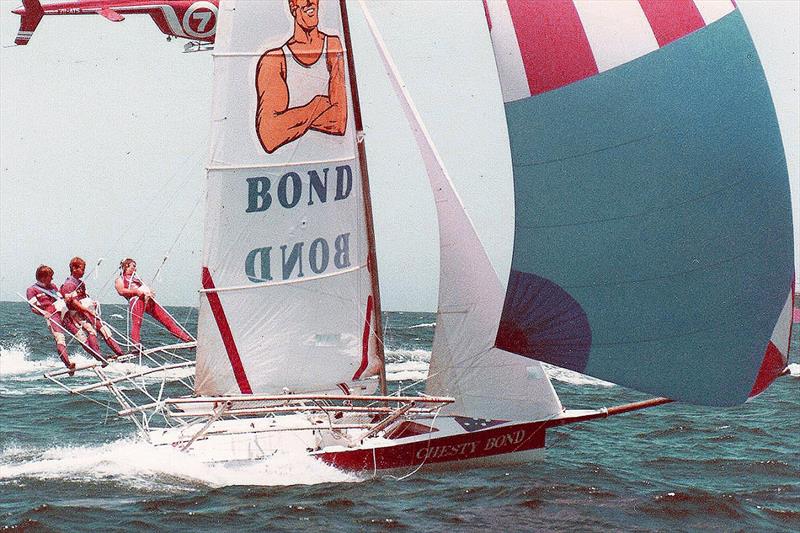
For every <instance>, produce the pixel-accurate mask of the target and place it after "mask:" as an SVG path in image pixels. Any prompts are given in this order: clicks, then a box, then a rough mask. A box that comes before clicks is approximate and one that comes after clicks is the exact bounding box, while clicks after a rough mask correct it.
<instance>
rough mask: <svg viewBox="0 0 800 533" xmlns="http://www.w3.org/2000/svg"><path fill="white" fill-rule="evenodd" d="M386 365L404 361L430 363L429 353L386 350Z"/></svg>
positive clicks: (425, 351) (423, 351) (424, 351)
mask: <svg viewBox="0 0 800 533" xmlns="http://www.w3.org/2000/svg"><path fill="white" fill-rule="evenodd" d="M385 357H386V362H387V363H403V362H406V361H425V362H426V363H430V361H431V351H430V350H403V349H398V350H388V349H387V350H386V353H385Z"/></svg>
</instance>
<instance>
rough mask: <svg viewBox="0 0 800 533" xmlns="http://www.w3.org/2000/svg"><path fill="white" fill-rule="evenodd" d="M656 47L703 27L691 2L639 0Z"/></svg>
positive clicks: (703, 24)
mask: <svg viewBox="0 0 800 533" xmlns="http://www.w3.org/2000/svg"><path fill="white" fill-rule="evenodd" d="M639 5H641V6H642V11H644V14H645V16H646V17H647V21H648V22H649V23H650V27H651V28H652V29H653V34H654V35H655V36H656V41H658V46H665V45H667V44H669V43H671V42H672V41H675V40H677V39H680V38H681V37H683V36H684V35H687V34H689V33H692V32H693V31H695V30H699V29H700V28H702V27H704V26H705V21H704V20H703V17H702V16H701V15H700V12H699V11H698V10H697V7H696V6H695V5H694V1H693V0H670V1H669V2H664V1H663V0H639Z"/></svg>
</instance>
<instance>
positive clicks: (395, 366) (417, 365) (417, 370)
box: [386, 360, 430, 381]
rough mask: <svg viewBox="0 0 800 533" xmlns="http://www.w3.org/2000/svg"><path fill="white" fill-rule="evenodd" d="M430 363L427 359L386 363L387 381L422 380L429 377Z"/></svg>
mask: <svg viewBox="0 0 800 533" xmlns="http://www.w3.org/2000/svg"><path fill="white" fill-rule="evenodd" d="M429 366H430V365H429V363H427V362H425V361H419V360H417V361H406V362H403V363H387V364H386V380H387V381H407V380H413V381H421V380H424V379H426V378H427V377H428V367H429Z"/></svg>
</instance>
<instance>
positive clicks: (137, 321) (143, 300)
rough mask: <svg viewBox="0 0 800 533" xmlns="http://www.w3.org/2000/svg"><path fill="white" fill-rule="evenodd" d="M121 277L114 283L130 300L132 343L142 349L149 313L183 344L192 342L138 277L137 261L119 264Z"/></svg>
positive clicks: (122, 294)
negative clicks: (144, 324) (143, 327)
mask: <svg viewBox="0 0 800 533" xmlns="http://www.w3.org/2000/svg"><path fill="white" fill-rule="evenodd" d="M119 269H120V276H119V277H118V278H117V281H116V282H115V283H114V286H115V287H116V289H117V292H118V293H119V294H120V296H122V297H123V298H126V299H127V300H128V310H129V312H130V315H131V342H133V344H134V345H135V346H136V347H137V348H139V349H141V336H140V332H141V329H142V320H143V319H144V313H145V312H147V313H149V314H150V315H151V316H152V317H153V318H155V319H156V320H158V321H159V322H161V323H162V324H163V325H164V327H165V328H167V330H168V331H169V332H170V333H172V334H173V335H174V336H175V337H177V338H179V339H180V340H182V341H183V342H190V341H191V340H192V338H191V337H190V336H189V334H188V333H186V331H185V330H184V329H183V328H181V327H180V326H179V325H178V323H177V322H175V320H174V319H173V318H172V316H170V314H169V313H168V312H167V311H166V309H164V308H163V307H161V305H159V303H158V302H156V300H155V298H153V291H152V290H151V289H150V288H149V287H148V286H147V285H145V284H144V283H143V282H142V280H141V279H139V276H137V275H136V261H134V260H133V259H130V258H127V259H123V260H122V261H121V262H120V264H119Z"/></svg>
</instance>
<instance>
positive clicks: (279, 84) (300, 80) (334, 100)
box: [256, 0, 347, 154]
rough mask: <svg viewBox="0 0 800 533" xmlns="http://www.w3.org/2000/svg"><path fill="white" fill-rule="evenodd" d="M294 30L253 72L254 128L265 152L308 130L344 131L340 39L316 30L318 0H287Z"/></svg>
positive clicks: (344, 100)
mask: <svg viewBox="0 0 800 533" xmlns="http://www.w3.org/2000/svg"><path fill="white" fill-rule="evenodd" d="M288 2H289V11H290V12H291V14H292V17H294V34H293V35H292V37H291V38H290V39H289V40H288V41H287V42H286V43H285V44H284V45H283V46H281V47H280V48H274V49H272V50H268V51H267V52H266V53H265V54H264V55H263V56H261V59H260V60H259V62H258V69H257V70H256V91H257V93H258V108H257V111H256V132H257V133H258V139H259V140H260V141H261V146H262V147H263V148H264V150H265V151H266V152H267V153H270V154H271V153H273V152H274V151H275V150H277V149H278V148H280V147H281V146H283V145H284V144H287V143H290V142H292V141H294V140H296V139H298V138H300V137H302V136H303V135H305V134H306V132H307V131H309V130H315V131H319V132H322V133H326V134H329V135H344V132H345V129H346V127H347V92H346V89H345V79H344V68H345V65H344V54H343V50H342V43H341V41H340V40H339V37H337V36H335V35H326V34H325V33H322V32H321V31H319V29H317V24H318V23H319V0H288Z"/></svg>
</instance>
